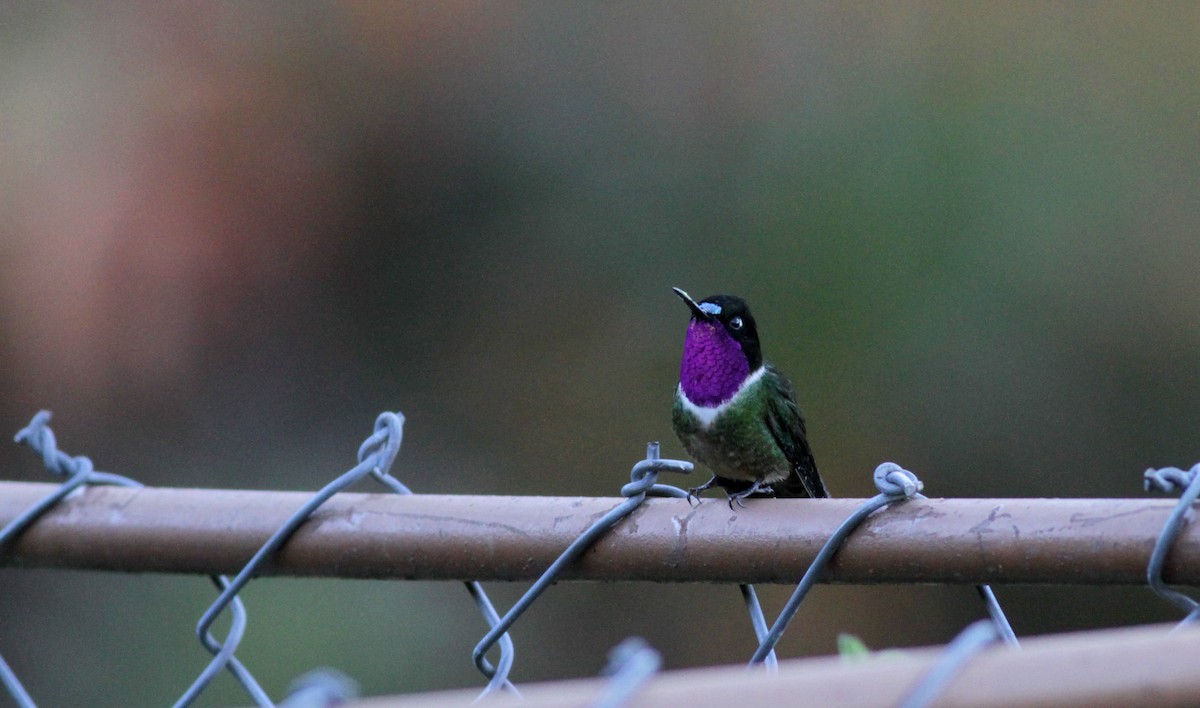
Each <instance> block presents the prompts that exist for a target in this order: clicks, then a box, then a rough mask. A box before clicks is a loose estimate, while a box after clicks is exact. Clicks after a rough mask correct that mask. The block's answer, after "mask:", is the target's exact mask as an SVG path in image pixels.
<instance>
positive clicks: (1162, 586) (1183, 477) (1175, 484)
mask: <svg viewBox="0 0 1200 708" xmlns="http://www.w3.org/2000/svg"><path fill="white" fill-rule="evenodd" d="M1142 479H1143V483H1144V484H1145V486H1146V491H1148V492H1149V491H1160V492H1165V493H1174V492H1177V491H1178V492H1182V494H1181V496H1180V497H1179V503H1178V504H1176V505H1175V508H1174V509H1173V510H1172V511H1171V515H1170V516H1168V517H1167V522H1166V523H1165V524H1163V529H1162V532H1161V533H1160V534H1159V536H1158V540H1157V541H1155V543H1154V551H1153V552H1151V554H1150V563H1149V565H1148V566H1147V567H1146V581H1147V582H1148V583H1149V584H1150V588H1151V589H1152V590H1154V592H1155V593H1157V594H1158V596H1159V597H1161V598H1163V599H1164V600H1166V601H1167V602H1170V603H1172V604H1174V605H1175V606H1176V607H1178V608H1179V609H1181V610H1183V611H1184V612H1187V613H1188V615H1187V617H1185V618H1184V619H1183V621H1182V622H1180V623H1179V625H1178V626H1179V627H1184V626H1186V625H1189V624H1192V623H1193V622H1195V621H1196V620H1200V602H1197V601H1196V600H1194V599H1192V598H1191V597H1189V596H1187V595H1185V594H1183V593H1181V592H1179V591H1178V590H1173V589H1171V588H1169V587H1167V583H1166V581H1165V580H1163V577H1162V572H1163V566H1164V565H1166V562H1167V553H1169V552H1170V550H1171V546H1173V545H1175V539H1177V538H1179V534H1180V533H1182V532H1183V527H1184V526H1186V525H1187V517H1188V514H1189V512H1191V510H1192V503H1193V502H1195V501H1196V498H1197V497H1200V463H1197V464H1195V465H1193V466H1192V468H1191V469H1190V470H1187V471H1184V470H1181V469H1179V468H1178V467H1164V468H1162V469H1158V470H1156V469H1148V470H1146V472H1145V473H1144V474H1143V475H1142Z"/></svg>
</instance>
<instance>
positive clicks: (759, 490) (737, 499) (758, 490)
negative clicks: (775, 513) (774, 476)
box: [729, 479, 772, 509]
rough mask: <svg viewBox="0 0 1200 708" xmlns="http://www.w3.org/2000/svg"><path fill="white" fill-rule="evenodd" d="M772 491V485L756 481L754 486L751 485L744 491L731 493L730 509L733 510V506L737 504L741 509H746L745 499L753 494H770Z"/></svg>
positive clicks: (759, 480)
mask: <svg viewBox="0 0 1200 708" xmlns="http://www.w3.org/2000/svg"><path fill="white" fill-rule="evenodd" d="M771 491H772V490H771V485H769V484H763V481H762V480H761V479H756V480H754V484H751V485H750V486H749V487H746V488H745V489H743V490H742V491H740V492H731V493H730V494H729V508H730V509H733V505H734V504H737V505H738V506H739V507H741V508H743V509H745V508H746V505H745V504H743V503H742V500H743V499H745V498H746V497H748V496H750V495H751V494H770V493H771Z"/></svg>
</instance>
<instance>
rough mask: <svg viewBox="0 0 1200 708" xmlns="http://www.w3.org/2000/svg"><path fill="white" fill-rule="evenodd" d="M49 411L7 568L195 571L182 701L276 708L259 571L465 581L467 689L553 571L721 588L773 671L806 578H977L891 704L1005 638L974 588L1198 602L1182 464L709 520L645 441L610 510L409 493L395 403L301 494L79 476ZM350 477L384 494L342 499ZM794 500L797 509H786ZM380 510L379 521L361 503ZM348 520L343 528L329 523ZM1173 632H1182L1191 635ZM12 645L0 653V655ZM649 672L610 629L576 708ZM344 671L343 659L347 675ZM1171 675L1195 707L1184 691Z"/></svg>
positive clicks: (10, 488) (902, 482) (13, 519)
mask: <svg viewBox="0 0 1200 708" xmlns="http://www.w3.org/2000/svg"><path fill="white" fill-rule="evenodd" d="M49 419H50V415H49V413H48V412H45V411H43V412H41V413H39V414H37V415H36V416H34V418H33V420H32V421H31V422H30V424H29V425H28V426H27V427H26V428H24V429H22V430H21V431H20V432H19V433H18V434H17V436H16V440H17V441H18V442H22V443H24V444H26V445H28V446H29V447H30V448H31V449H33V450H34V451H35V452H37V453H38V454H39V455H41V457H42V461H43V464H44V465H45V467H46V469H47V471H49V472H50V473H51V474H52V475H55V476H59V477H62V478H63V479H64V481H63V482H62V483H61V484H58V485H43V484H17V483H7V484H5V485H3V487H2V489H3V494H0V523H2V524H3V529H2V530H0V558H3V562H4V563H5V564H7V565H23V566H53V567H72V568H88V569H108V570H127V571H172V572H187V573H197V574H206V575H209V577H210V578H211V581H212V582H213V583H214V585H215V586H216V588H217V590H218V597H217V599H216V600H215V602H213V604H212V605H211V606H210V607H209V608H208V610H207V611H206V612H205V613H204V614H203V616H202V617H201V618H200V620H199V622H198V624H197V626H196V636H197V639H198V641H199V642H200V644H201V646H202V647H203V648H204V650H205V651H207V652H208V653H209V654H211V656H212V658H211V660H209V662H208V664H207V666H206V667H205V668H204V669H203V670H202V671H201V672H200V674H199V675H198V676H197V677H196V678H195V680H194V681H193V682H192V683H191V685H190V686H187V687H182V688H181V692H180V696H179V698H178V700H177V702H176V705H179V706H184V705H190V704H192V703H193V702H194V701H195V700H196V699H197V698H198V697H199V696H200V695H201V694H202V693H203V692H204V691H205V689H206V688H207V687H208V686H209V684H210V683H211V682H212V681H213V680H214V679H215V678H216V677H217V676H218V675H220V674H221V673H222V672H226V673H228V674H229V675H230V676H232V678H233V679H234V680H236V681H237V682H238V683H239V684H240V685H241V686H242V687H243V688H244V690H245V693H246V695H247V696H248V698H249V699H250V700H251V701H253V702H254V703H256V704H258V705H273V699H272V698H271V697H270V696H268V695H267V692H266V691H264V690H263V688H262V687H261V686H260V685H259V682H258V681H257V680H256V679H255V677H254V674H253V672H252V669H251V667H248V666H246V665H245V664H243V663H242V661H240V660H239V658H238V656H237V650H238V646H239V644H240V643H241V641H242V639H243V637H244V636H245V633H246V622H247V612H248V610H247V608H246V606H245V604H244V603H243V601H242V600H241V598H240V597H239V593H240V592H241V591H242V590H243V589H244V588H245V587H246V585H247V584H248V583H250V582H251V581H252V580H253V579H254V578H255V577H258V576H261V575H264V574H280V573H291V574H297V575H326V576H349V577H397V578H414V579H429V578H441V579H445V578H454V579H459V580H464V582H465V584H466V589H467V591H468V594H469V595H470V597H471V598H472V599H473V601H474V603H475V604H476V606H477V608H478V610H479V612H480V613H481V615H482V616H483V619H484V620H485V622H486V623H487V625H488V626H489V627H490V629H489V631H488V632H487V633H486V635H485V636H484V637H483V638H482V639H480V641H479V642H478V644H477V645H476V646H475V648H474V650H473V652H472V659H473V661H474V664H475V666H476V667H477V668H478V670H479V672H480V674H481V676H482V681H483V682H484V684H485V685H484V688H483V689H482V692H481V693H480V696H491V695H493V694H510V695H511V696H513V697H518V696H520V695H521V693H520V691H519V689H518V688H517V686H515V685H514V684H513V682H512V680H511V678H510V677H511V672H512V670H513V667H514V664H515V661H516V658H515V657H516V653H515V646H514V642H513V640H512V638H511V637H510V635H509V634H508V632H509V630H510V629H511V628H512V627H513V625H514V624H515V623H516V622H518V621H519V619H520V618H521V616H522V615H523V614H524V613H525V612H526V611H527V610H528V609H529V607H530V606H532V605H533V604H534V603H535V602H536V601H537V599H538V598H539V597H540V596H541V595H542V594H543V593H545V592H546V591H547V589H548V588H549V587H550V586H551V585H553V584H554V583H555V582H557V581H560V580H566V579H572V578H581V577H582V578H600V579H628V580H658V581H686V580H707V581H720V582H736V583H738V584H739V585H740V588H741V593H742V597H743V600H744V603H745V607H746V610H747V612H748V614H749V618H750V622H751V626H752V628H753V630H754V632H755V634H756V636H757V637H758V642H759V645H758V648H757V649H756V650H755V651H754V652H753V654H752V656H750V657H740V658H741V659H742V660H743V661H747V662H748V664H749V666H750V667H758V666H760V665H762V667H764V668H765V670H766V671H768V672H772V673H774V672H777V671H778V661H777V659H776V657H775V652H774V650H775V646H776V644H777V643H778V641H779V639H780V637H781V636H782V635H783V633H784V632H785V630H787V628H788V627H789V625H790V624H791V622H792V620H793V618H794V616H795V614H796V612H797V610H798V609H799V606H800V603H801V602H802V601H803V600H804V598H805V597H806V595H807V593H808V592H809V590H811V588H812V587H813V586H814V585H815V584H816V583H817V582H818V581H841V582H951V583H962V584H973V585H975V586H976V588H977V591H978V593H979V595H980V597H981V598H982V600H983V608H982V609H981V614H986V615H987V619H985V620H980V621H979V622H976V623H974V624H971V625H969V626H968V627H967V628H966V629H964V630H963V632H962V633H961V634H960V635H959V636H958V637H957V638H956V639H955V640H954V641H952V642H951V643H950V644H949V645H948V646H947V647H946V648H945V650H944V652H943V653H942V655H941V656H940V657H937V658H929V659H928V662H927V664H928V665H923V666H921V667H920V670H919V672H915V673H914V675H913V676H910V677H909V678H908V679H907V683H906V684H905V687H904V690H903V692H902V693H900V694H896V695H895V696H894V695H893V693H894V692H893V693H887V694H886V695H887V696H891V697H892V698H890V699H889V700H893V701H895V700H898V701H900V702H901V704H902V705H905V706H923V705H930V704H931V703H933V702H934V701H935V700H937V699H938V697H939V696H941V695H942V694H943V693H944V692H945V691H947V690H949V687H951V686H955V685H956V682H955V678H956V676H959V675H960V674H961V673H962V672H963V671H965V670H966V669H967V668H969V667H971V666H975V665H977V662H976V659H977V655H978V654H980V653H981V652H985V651H987V649H988V647H990V646H991V645H993V644H995V643H1002V644H1005V645H1007V646H1008V647H1009V648H1010V649H1013V650H1018V649H1020V647H1021V645H1020V643H1019V642H1018V640H1017V637H1016V635H1015V633H1014V632H1013V630H1012V628H1011V626H1010V624H1009V622H1008V619H1007V618H1006V617H1005V615H1004V612H1003V611H1002V609H1001V607H1000V603H999V602H998V601H997V599H996V596H995V593H993V591H992V589H991V588H990V586H989V585H988V584H987V582H988V581H990V580H1003V581H1007V582H1014V581H1017V582H1029V581H1039V582H1092V583H1128V582H1132V581H1133V580H1134V579H1135V578H1137V577H1138V576H1139V575H1140V576H1143V577H1144V578H1145V579H1146V582H1148V583H1149V584H1150V586H1151V587H1152V588H1153V589H1154V590H1155V592H1157V593H1158V594H1159V595H1161V596H1162V597H1164V598H1165V599H1166V600H1168V601H1170V602H1172V603H1173V604H1175V605H1177V606H1178V607H1179V608H1180V609H1181V610H1182V611H1183V612H1185V613H1186V617H1185V618H1184V619H1183V620H1182V622H1181V623H1180V626H1182V625H1186V624H1190V623H1192V622H1193V621H1194V620H1195V619H1196V618H1197V617H1198V616H1200V604H1198V603H1197V602H1196V601H1195V600H1193V599H1191V598H1190V597H1189V596H1187V595H1185V594H1184V593H1182V592H1180V591H1178V590H1175V589H1172V588H1169V587H1167V585H1166V579H1167V578H1169V579H1171V580H1172V581H1175V582H1186V583H1195V582H1196V581H1197V580H1198V579H1200V578H1198V577H1197V573H1196V568H1197V567H1200V566H1197V565H1196V564H1194V563H1189V562H1188V561H1190V560H1191V559H1193V558H1194V557H1195V556H1196V554H1197V553H1200V545H1198V543H1200V541H1198V539H1196V538H1193V536H1194V534H1187V533H1185V531H1186V529H1187V515H1188V512H1189V511H1190V510H1191V508H1192V503H1193V502H1194V501H1195V499H1196V497H1197V495H1200V465H1197V467H1194V468H1192V469H1191V470H1188V471H1183V470H1179V469H1173V468H1172V469H1164V470H1151V471H1148V472H1147V473H1146V475H1145V478H1146V485H1147V488H1148V489H1155V490H1158V491H1162V492H1168V493H1174V492H1181V493H1182V496H1181V498H1180V500H1179V502H1178V503H1177V504H1164V503H1162V502H1154V501H1134V500H1003V501H998V500H939V501H934V500H928V499H926V498H925V497H924V496H923V495H922V494H921V493H920V492H921V489H922V483H921V481H920V480H919V479H918V478H917V477H916V475H914V474H913V473H912V472H910V471H908V470H905V469H903V468H902V467H900V466H899V465H896V464H894V463H884V464H882V465H880V466H879V467H878V468H877V469H876V470H875V473H874V482H875V485H876V487H877V489H878V491H879V493H878V494H877V495H876V496H875V497H873V498H871V499H868V500H865V501H863V500H773V501H771V502H764V503H756V504H754V505H752V506H750V507H748V508H746V509H742V510H738V511H734V510H733V509H732V507H731V508H730V510H729V512H728V514H725V513H724V512H721V516H720V518H719V519H718V518H717V515H716V514H714V513H711V512H705V511H702V510H699V509H697V508H695V507H693V505H692V503H691V501H690V500H685V499H686V497H687V493H686V492H685V491H683V490H682V489H679V488H677V487H673V486H669V485H666V484H661V483H659V475H660V474H662V473H680V474H686V473H688V472H690V471H691V469H692V466H691V464H690V463H688V462H683V461H678V460H665V459H661V458H660V457H659V450H658V445H657V444H656V443H651V444H650V445H648V447H647V452H646V456H645V458H644V459H643V460H641V461H639V462H637V463H636V464H635V465H634V466H633V469H632V472H631V475H630V482H629V483H628V484H626V485H624V486H623V487H622V488H621V494H622V496H623V500H622V501H620V502H619V503H618V504H616V505H615V506H613V504H612V503H611V500H604V499H595V500H562V499H556V498H550V497H546V498H493V499H488V498H481V497H432V496H431V497H421V496H420V495H413V494H412V492H411V491H410V490H409V489H408V488H407V487H406V486H405V485H404V484H403V483H401V482H400V481H399V480H397V479H396V478H395V477H394V476H392V475H391V474H390V469H391V466H392V463H393V461H394V460H395V458H396V455H397V453H398V452H399V449H400V445H401V441H402V433H403V416H401V415H399V414H397V413H384V414H382V415H380V416H379V418H378V420H377V421H376V424H375V430H374V432H373V433H372V435H371V436H369V437H368V438H367V440H366V441H365V442H364V443H363V444H362V446H361V447H360V449H359V452H358V464H357V465H356V466H355V467H353V468H352V469H350V470H349V471H347V472H345V473H344V474H342V475H341V476H339V477H337V478H336V479H334V480H333V481H331V482H330V483H329V484H327V485H326V486H325V487H324V488H323V489H321V490H320V491H319V492H317V493H316V494H315V495H312V496H307V495H297V494H295V493H267V492H258V493H256V492H227V491H201V490H172V489H148V488H144V487H142V486H141V485H140V484H139V483H138V482H136V481H134V480H132V479H129V478H127V477H122V476H120V475H115V474H111V473H107V472H100V471H97V470H96V469H95V468H94V466H93V464H92V462H91V461H90V460H89V459H88V458H86V457H82V456H74V457H73V456H70V455H67V454H66V453H64V452H62V451H60V450H59V449H58V446H57V442H56V440H55V436H54V433H53V432H52V431H51V429H50V428H49V427H48V423H49ZM368 478H369V479H371V480H373V481H374V482H376V483H377V484H379V485H380V486H381V488H382V489H383V490H384V491H386V492H389V493H391V495H394V497H393V498H390V499H386V500H385V499H382V498H379V497H366V496H364V495H352V494H346V493H343V490H345V489H346V488H347V487H349V486H350V485H351V484H354V483H356V482H359V481H361V480H366V479H368ZM83 490H88V492H87V493H84V491H83ZM651 497H664V498H663V499H654V500H652V499H650V498H651ZM799 505H803V506H804V508H805V513H804V514H795V513H789V512H793V511H795V509H796V508H797V507H798V506H799ZM382 506H387V507H388V508H387V513H376V514H372V511H378V510H379V509H380V508H381V507H382ZM713 506H717V505H709V509H711V508H712V507H713ZM231 514H232V515H233V517H234V518H230V517H231ZM630 517H634V518H632V519H631V518H630ZM706 517H707V518H706ZM350 518H354V519H355V520H354V521H352V522H347V523H338V521H339V520H345V519H350ZM731 520H732V521H734V522H736V524H731ZM864 524H866V525H867V527H868V528H866V529H863V528H862V526H863V525H864ZM631 527H632V528H631ZM264 539H265V540H264ZM364 539H366V541H365V542H364ZM379 539H387V542H380V541H379ZM1149 545H1152V546H1153V548H1152V551H1151V552H1150V553H1149V558H1148V559H1147V548H1148V546H1149ZM564 548H565V550H563V549H564ZM398 549H403V550H399V551H398ZM246 558H249V560H248V561H247V560H246ZM1164 574H1166V578H1165V577H1164ZM231 576H232V577H231ZM797 577H799V582H798V583H797V584H796V587H795V590H794V592H793V593H792V596H791V598H790V599H789V600H788V601H787V603H786V604H785V606H784V608H783V609H782V611H781V612H780V613H779V615H778V617H777V618H776V619H775V620H774V621H773V622H770V623H768V621H767V618H766V617H765V616H764V613H763V610H762V608H761V605H760V604H759V602H758V597H757V594H756V592H755V590H754V586H753V585H752V584H751V583H752V582H761V581H770V582H788V581H790V582H795V579H796V578H797ZM524 578H535V581H534V583H533V584H532V586H531V587H530V588H529V590H528V591H527V592H526V593H525V594H524V595H523V596H522V597H521V598H520V599H519V600H517V601H516V602H515V603H514V604H513V606H512V607H511V608H510V609H508V610H507V611H506V612H503V613H501V612H499V611H498V610H497V609H496V607H495V605H494V604H493V603H492V601H491V600H490V599H489V598H488V595H487V593H486V592H485V591H484V589H483V587H482V586H481V585H480V584H479V581H482V580H514V579H524ZM226 613H228V615H229V618H230V628H229V630H228V632H227V633H226V635H225V636H224V637H221V638H219V637H217V636H216V635H215V633H214V631H213V627H214V624H215V623H216V622H217V620H218V618H220V617H222V616H223V615H225V614H226ZM1181 634H1183V635H1187V636H1186V641H1193V640H1192V639H1191V634H1194V633H1181ZM0 640H2V638H0ZM1189 646H1190V645H1189ZM13 650H14V649H13V648H10V647H5V646H2V645H0V652H11V651H13ZM988 653H989V655H990V654H993V653H997V652H988ZM1022 653H1023V650H1022ZM729 659H730V661H731V662H734V661H738V660H739V657H736V656H731V657H729ZM992 660H993V661H1001V662H1003V661H1005V660H1006V659H992ZM660 665H661V657H660V656H659V654H658V653H657V652H656V651H655V650H654V649H653V648H652V647H650V646H648V645H646V644H645V642H642V641H640V640H638V639H636V638H631V639H629V640H627V641H626V642H623V643H622V644H621V645H619V646H618V647H616V648H615V649H614V650H613V652H612V655H611V658H610V662H609V665H608V667H607V668H606V670H605V673H606V674H607V678H606V679H605V681H604V683H603V684H601V685H600V686H597V687H593V688H591V689H589V690H592V691H593V692H594V694H593V695H591V697H590V698H589V699H588V702H589V703H590V704H592V705H600V706H618V705H624V704H626V703H627V702H629V701H630V700H634V699H636V697H637V696H638V694H639V691H641V690H643V689H645V687H646V686H647V682H648V681H650V680H651V679H652V677H654V675H655V673H656V672H657V671H658V669H659V667H660ZM342 668H343V670H345V671H346V672H347V673H348V674H350V675H352V674H353V673H354V667H342ZM910 668H911V667H910ZM298 669H300V670H299V671H297V673H302V671H303V667H298ZM918 674H919V675H918ZM0 678H2V679H3V682H4V685H5V687H6V688H7V690H8V693H9V694H10V695H11V696H12V697H13V698H14V699H15V700H16V702H17V704H18V705H21V706H32V705H35V697H33V696H31V695H29V693H28V692H27V691H26V689H25V688H24V687H23V685H22V683H21V681H20V677H19V676H17V675H16V674H15V673H14V672H13V671H12V670H11V669H10V668H9V666H8V664H6V663H4V662H3V659H0ZM1169 688H1170V689H1171V690H1173V691H1175V692H1176V694H1177V695H1181V696H1183V697H1185V698H1189V699H1191V700H1200V695H1197V694H1196V693H1194V692H1192V691H1193V688H1192V687H1190V686H1181V685H1180V684H1178V683H1176V684H1172V685H1171V686H1169ZM645 690H649V689H645ZM696 690H697V692H698V691H700V690H702V689H699V688H698V689H696ZM956 690H962V689H961V688H958V689H956ZM1109 690H1110V692H1111V695H1114V696H1115V695H1117V694H1118V693H1119V690H1118V688H1112V689H1109ZM354 691H355V689H354V684H353V681H352V679H350V678H348V676H347V675H345V674H341V673H338V672H329V671H322V672H316V673H311V674H306V675H305V676H303V677H302V679H301V680H299V681H297V683H296V684H295V685H294V686H293V688H292V689H291V691H290V693H289V695H288V696H286V697H284V698H282V699H281V700H282V701H283V702H284V703H291V704H293V705H324V704H329V703H331V702H338V701H341V700H344V699H346V698H348V697H349V696H351V695H353V693H354ZM697 695H699V694H697ZM897 696H898V697H897ZM694 698H695V696H692V697H691V698H689V699H687V700H689V701H691V702H693V703H694V702H695V701H694V700H692V699H694ZM677 699H678V700H681V701H682V700H684V699H683V698H678V697H677ZM664 700H666V699H664ZM306 701H307V702H306Z"/></svg>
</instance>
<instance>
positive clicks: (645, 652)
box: [592, 637, 662, 708]
mask: <svg viewBox="0 0 1200 708" xmlns="http://www.w3.org/2000/svg"><path fill="white" fill-rule="evenodd" d="M660 668H662V654H659V653H658V651H657V650H655V649H654V647H652V646H650V645H649V644H648V643H647V642H646V640H645V639H642V638H641V637H629V638H628V639H626V640H624V641H622V642H621V643H620V644H618V645H617V646H615V647H613V649H612V651H610V652H609V653H608V664H607V665H606V666H605V667H604V670H603V671H602V672H601V675H602V676H610V677H611V678H610V679H609V681H608V684H607V685H606V686H605V688H604V693H603V694H602V695H601V696H600V697H599V698H597V699H596V700H595V701H594V702H593V703H592V708H621V706H623V705H625V704H626V703H628V702H629V699H630V698H633V696H634V695H636V694H637V692H638V691H640V690H641V689H642V688H643V687H644V686H645V685H646V683H647V682H648V681H649V680H650V679H651V678H652V677H653V676H654V674H656V673H658V670H659V669H660Z"/></svg>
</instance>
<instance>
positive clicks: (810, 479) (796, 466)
mask: <svg viewBox="0 0 1200 708" xmlns="http://www.w3.org/2000/svg"><path fill="white" fill-rule="evenodd" d="M766 367H767V371H766V375H765V376H764V377H763V383H765V384H767V385H768V386H771V387H772V389H773V390H771V391H769V392H768V393H769V395H768V396H767V409H766V417H767V428H768V429H769V430H770V431H771V436H772V437H774V438H775V442H776V444H778V445H779V449H780V450H783V454H784V457H786V458H787V460H788V463H790V464H791V467H792V474H791V476H789V477H788V478H787V479H786V480H784V481H782V482H776V483H775V484H773V485H771V487H772V488H773V489H774V491H775V496H777V497H812V498H814V499H817V498H822V497H828V496H829V490H828V489H826V488H825V482H823V481H822V480H821V474H820V473H819V472H817V461H816V460H814V459H813V454H812V449H811V448H810V447H809V446H808V433H807V431H806V430H805V429H804V415H803V414H802V413H800V407H799V406H797V405H796V393H795V391H793V390H792V384H791V382H790V381H788V380H787V378H786V377H785V376H784V375H783V374H781V373H779V371H778V370H776V369H775V367H773V366H771V365H770V364H767V365H766Z"/></svg>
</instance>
